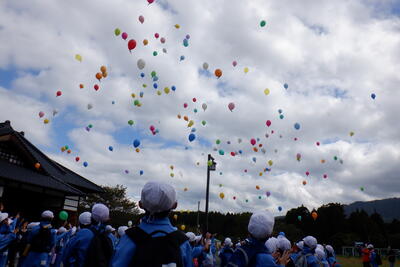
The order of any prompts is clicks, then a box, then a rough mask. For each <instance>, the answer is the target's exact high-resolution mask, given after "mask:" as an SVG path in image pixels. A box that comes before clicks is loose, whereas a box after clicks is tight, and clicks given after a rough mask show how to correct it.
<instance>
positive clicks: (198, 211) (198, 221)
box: [197, 200, 200, 231]
mask: <svg viewBox="0 0 400 267" xmlns="http://www.w3.org/2000/svg"><path fill="white" fill-rule="evenodd" d="M199 228H200V200H199V201H198V202H197V231H198V230H199Z"/></svg>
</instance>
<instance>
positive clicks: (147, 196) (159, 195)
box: [140, 182, 176, 214]
mask: <svg viewBox="0 0 400 267" xmlns="http://www.w3.org/2000/svg"><path fill="white" fill-rule="evenodd" d="M140 202H141V204H142V207H143V208H144V209H145V210H146V211H148V212H150V213H151V214H154V213H158V212H163V211H168V210H170V209H172V207H173V206H174V205H175V203H176V192H175V189H174V188H173V187H172V186H171V185H169V184H166V183H159V182H148V183H146V184H145V185H144V187H143V189H142V195H141V198H140Z"/></svg>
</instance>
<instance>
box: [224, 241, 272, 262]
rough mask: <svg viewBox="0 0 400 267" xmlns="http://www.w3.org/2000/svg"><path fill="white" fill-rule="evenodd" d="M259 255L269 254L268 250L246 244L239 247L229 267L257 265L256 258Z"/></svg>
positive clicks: (260, 246)
mask: <svg viewBox="0 0 400 267" xmlns="http://www.w3.org/2000/svg"><path fill="white" fill-rule="evenodd" d="M258 254H268V250H267V248H266V247H265V246H264V244H262V245H257V244H256V245H253V244H251V243H249V242H246V243H245V244H244V245H242V246H240V247H237V248H236V251H235V253H233V255H232V256H231V258H230V259H229V263H228V265H227V266H231V267H246V266H253V265H255V260H256V256H257V255H258Z"/></svg>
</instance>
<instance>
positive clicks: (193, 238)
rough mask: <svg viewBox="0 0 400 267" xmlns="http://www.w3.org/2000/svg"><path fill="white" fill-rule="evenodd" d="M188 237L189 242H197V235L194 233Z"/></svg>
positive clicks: (187, 235) (187, 234)
mask: <svg viewBox="0 0 400 267" xmlns="http://www.w3.org/2000/svg"><path fill="white" fill-rule="evenodd" d="M186 237H187V238H189V242H193V241H195V240H196V235H195V234H194V233H193V232H187V233H186Z"/></svg>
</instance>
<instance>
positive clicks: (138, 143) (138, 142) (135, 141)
mask: <svg viewBox="0 0 400 267" xmlns="http://www.w3.org/2000/svg"><path fill="white" fill-rule="evenodd" d="M133 146H134V147H135V148H136V147H138V146H140V140H139V139H135V140H134V141H133Z"/></svg>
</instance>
